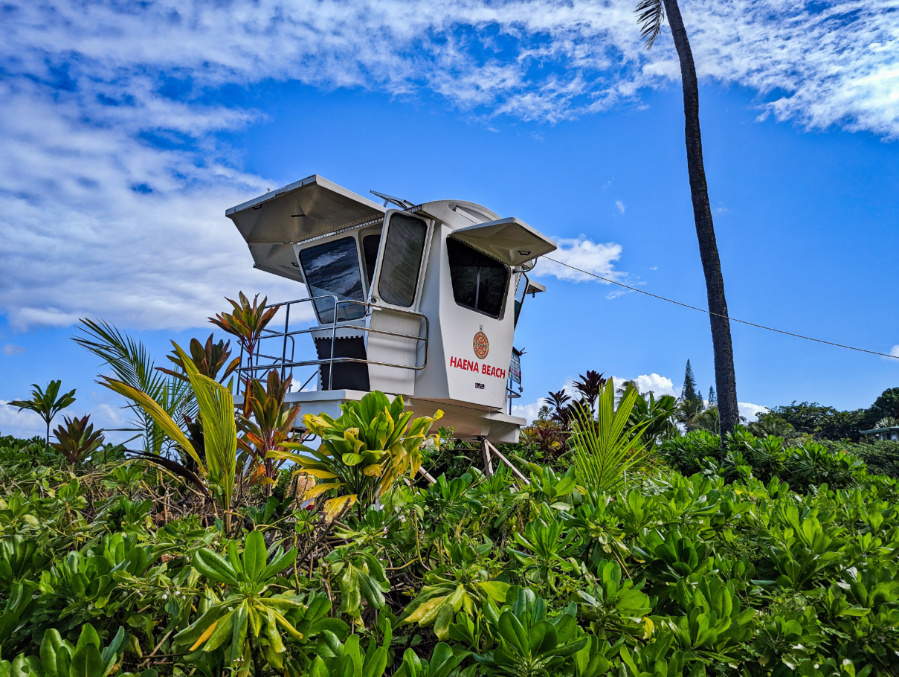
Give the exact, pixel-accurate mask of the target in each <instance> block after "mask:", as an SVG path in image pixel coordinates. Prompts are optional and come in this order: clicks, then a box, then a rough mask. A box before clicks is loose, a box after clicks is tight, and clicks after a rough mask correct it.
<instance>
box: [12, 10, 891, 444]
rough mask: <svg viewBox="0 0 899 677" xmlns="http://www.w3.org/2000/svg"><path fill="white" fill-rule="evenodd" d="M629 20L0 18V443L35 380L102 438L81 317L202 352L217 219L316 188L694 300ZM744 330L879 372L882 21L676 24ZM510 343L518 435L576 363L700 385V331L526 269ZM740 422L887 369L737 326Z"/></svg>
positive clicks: (697, 294)
mask: <svg viewBox="0 0 899 677" xmlns="http://www.w3.org/2000/svg"><path fill="white" fill-rule="evenodd" d="M632 5H633V3H629V2H618V1H617V0H614V1H610V2H606V3H595V2H589V3H588V2H555V1H554V0H519V1H518V2H506V3H503V2H496V3H489V4H487V3H475V2H454V3H420V2H418V3H409V2H400V1H399V0H368V1H366V2H354V3H338V2H328V1H324V0H322V1H320V2H315V3H294V4H290V3H282V2H276V1H265V2H252V3H251V2H242V1H240V0H237V1H235V2H230V3H226V4H225V5H221V4H218V3H216V4H213V3H203V2H187V3H183V2H181V3H154V2H148V3H141V4H139V5H137V4H119V3H106V2H95V3H90V4H89V5H87V6H85V5H83V4H81V3H76V2H71V3H70V2H43V3H41V2H38V3H24V2H21V3H18V2H11V3H7V4H5V5H4V6H3V8H2V9H0V12H2V14H3V22H4V25H5V26H6V27H7V35H6V36H5V40H4V43H3V44H2V45H0V138H2V139H3V147H4V152H3V153H2V154H0V193H2V199H3V203H4V209H3V210H2V212H0V261H2V264H0V347H2V350H0V376H2V378H0V431H2V432H4V433H16V434H28V433H30V432H37V431H39V430H40V423H39V421H37V420H36V419H35V417H34V416H33V415H31V414H28V413H23V414H21V415H17V414H16V413H15V410H13V409H11V408H10V407H8V406H6V405H4V404H3V402H6V401H8V400H11V399H14V398H17V397H23V396H26V395H27V394H28V390H29V386H30V384H31V383H33V382H37V383H41V384H45V383H46V382H47V381H49V380H50V379H51V378H62V379H63V385H64V387H68V388H72V387H77V388H78V403H77V404H76V405H75V406H74V407H73V409H72V411H73V412H74V413H79V414H81V413H89V412H92V413H93V418H94V419H96V421H97V422H98V423H99V424H100V425H103V426H106V427H120V426H121V425H123V419H122V414H121V412H120V410H119V409H118V405H119V404H120V403H119V402H118V401H117V400H116V398H115V397H114V396H113V395H112V394H110V393H106V392H105V391H103V389H102V388H100V387H99V386H96V385H95V384H94V383H93V379H94V376H95V374H96V371H97V367H98V365H97V363H96V360H94V359H93V358H92V357H90V356H89V355H87V354H86V353H85V352H84V351H82V350H81V349H80V348H78V347H77V346H76V345H74V344H73V343H72V342H71V340H70V337H71V336H72V335H73V333H74V324H75V323H76V322H77V319H78V318H79V317H93V318H103V319H106V320H108V321H110V322H113V323H115V324H117V325H118V326H119V327H120V328H122V329H124V330H127V331H129V332H132V333H133V334H135V335H136V336H138V337H139V338H141V340H143V341H145V342H146V343H147V344H148V345H149V346H150V347H151V349H152V350H153V351H154V353H155V354H156V355H157V361H158V362H159V363H161V362H162V361H163V360H164V354H165V353H166V352H167V350H168V339H169V338H174V339H175V340H177V341H179V342H182V343H183V342H186V341H187V340H189V338H190V337H192V336H198V337H205V336H206V335H208V333H209V331H210V330H211V327H210V325H208V324H207V323H206V322H205V318H207V317H208V316H209V315H211V314H213V313H215V312H217V311H219V310H222V309H224V307H225V306H224V297H225V296H233V295H234V294H236V293H237V291H238V290H241V289H242V290H244V291H245V292H248V293H252V292H261V293H263V294H268V295H269V296H270V297H271V298H272V299H283V298H288V297H290V298H293V297H295V296H297V290H296V289H295V288H293V287H292V285H291V284H290V283H288V282H287V281H284V280H281V279H278V278H274V277H272V276H270V275H266V274H263V273H260V272H258V271H254V270H252V269H251V260H250V257H249V254H248V253H247V252H246V250H245V246H244V245H243V242H242V241H241V239H240V237H239V235H238V234H237V232H236V229H234V227H233V226H232V224H231V222H230V221H229V220H227V219H225V218H224V210H225V209H226V208H227V207H230V206H232V205H234V204H237V203H239V202H242V201H244V200H246V199H248V198H251V197H254V196H256V195H258V194H259V193H261V192H264V191H265V190H266V188H275V187H278V186H281V185H284V184H286V183H289V182H291V181H294V180H297V179H300V178H302V177H305V176H308V175H310V174H313V173H318V174H320V175H322V176H325V177H327V178H329V179H331V180H332V181H335V182H337V183H339V184H341V185H344V186H346V187H347V188H350V189H352V190H354V191H356V192H358V193H360V194H367V193H368V191H369V190H370V189H374V190H378V191H382V192H386V193H390V194H393V195H399V196H402V197H405V198H407V199H409V200H412V201H414V202H423V201H426V200H431V199H442V198H460V199H466V200H471V201H474V202H481V203H483V204H485V205H487V206H488V207H490V208H491V209H493V210H494V211H496V212H498V213H500V214H502V215H514V216H518V217H519V218H522V219H523V220H525V221H526V222H528V223H530V224H531V225H533V226H535V227H536V228H538V229H539V230H541V231H543V232H545V233H547V234H549V235H551V236H553V237H554V238H556V239H557V240H558V241H559V242H560V244H561V245H562V248H561V251H560V253H559V256H560V257H562V258H563V259H564V260H566V261H569V262H571V263H572V264H575V265H578V266H579V267H583V268H586V269H589V270H591V271H593V272H596V273H598V274H601V275H605V276H608V277H613V278H615V279H618V280H620V281H622V282H626V283H627V284H630V285H633V286H637V287H639V288H641V289H645V290H646V291H649V292H652V293H656V294H660V295H663V296H668V297H671V298H675V299H678V300H681V301H683V302H685V303H690V304H694V305H700V306H702V305H704V299H705V289H704V283H703V277H702V270H701V267H700V263H699V256H698V249H697V245H696V237H695V232H694V230H693V221H692V212H691V207H690V196H689V189H688V184H687V176H686V161H685V157H684V146H683V113H682V108H681V99H680V96H681V94H680V89H679V81H678V79H677V78H678V71H677V63H676V58H675V55H674V53H673V49H672V47H671V44H670V36H669V35H668V34H667V32H666V33H664V34H663V36H662V38H661V39H660V40H659V42H658V43H657V45H656V46H655V47H654V48H653V49H652V50H651V51H649V52H647V51H646V50H644V49H643V48H642V46H641V45H640V43H639V39H638V38H639V32H638V29H637V26H636V24H635V22H634V19H633V7H632ZM682 5H683V8H682V9H683V13H684V16H685V20H686V22H687V27H688V30H689V31H690V36H691V40H692V42H693V49H694V55H695V57H696V62H697V67H698V69H699V72H700V76H701V117H702V125H703V142H704V150H705V161H706V169H707V173H708V179H709V188H710V197H711V201H712V205H713V208H714V212H715V226H716V232H717V236H718V243H719V247H720V252H721V259H722V266H723V270H724V276H725V285H726V291H727V297H728V303H729V308H730V312H731V314H732V315H733V316H734V317H738V318H741V319H746V320H749V321H753V322H758V323H761V324H767V325H771V326H774V327H778V328H782V329H785V330H788V331H794V332H798V333H803V334H809V335H812V336H816V337H820V338H824V339H828V340H832V341H837V342H840V343H847V344H851V345H857V346H860V347H865V348H868V349H871V350H875V351H880V352H885V353H889V352H891V351H893V352H895V353H896V354H899V317H897V314H896V312H895V294H896V289H897V283H899V272H897V270H899V268H897V266H896V252H897V251H899V228H897V223H899V201H897V200H896V195H897V194H899V154H897V145H896V142H897V137H899V93H897V92H899V57H897V54H899V49H897V42H899V21H897V9H899V4H897V3H896V2H895V1H892V2H830V3H822V2H815V3H804V2H791V3H786V2H780V1H779V0H767V1H764V2H749V1H742V2H738V1H734V2H730V3H720V2H712V1H711V0H699V1H695V2H693V1H691V0H684V1H683V2H682ZM536 272H537V273H539V274H540V280H541V281H542V282H544V283H545V284H546V285H547V287H548V293H547V294H545V295H543V296H542V297H537V298H536V299H534V300H533V301H531V300H529V301H528V305H527V306H526V310H525V315H524V318H523V320H522V323H521V324H520V325H519V330H518V334H517V339H516V344H517V345H519V346H523V347H525V348H526V349H527V355H526V356H525V358H524V362H523V368H524V379H525V387H526V390H525V393H524V397H523V399H522V400H521V402H522V403H523V404H524V405H526V407H525V408H523V409H522V410H521V411H523V412H525V413H533V411H534V410H535V409H536V403H537V402H538V400H539V399H540V397H542V396H543V395H544V394H545V393H546V391H547V390H549V389H553V390H556V389H558V388H560V387H562V386H563V385H564V384H565V383H567V382H568V381H570V380H571V379H572V378H573V377H575V376H576V375H577V374H578V373H582V372H583V371H585V370H586V369H596V370H598V371H602V372H605V373H606V374H607V375H614V376H616V377H619V378H637V377H639V378H640V380H641V383H642V384H643V385H644V387H652V388H654V389H655V390H656V391H657V392H674V393H679V391H680V385H681V381H682V378H683V371H684V363H685V362H686V360H687V359H688V358H689V359H690V360H691V361H692V364H693V366H694V370H695V372H696V376H697V379H698V381H699V385H700V387H701V388H702V390H703V392H706V391H707V390H708V387H709V385H711V384H712V382H713V380H714V379H713V370H712V355H711V340H710V335H709V326H708V320H707V318H706V317H705V316H703V315H701V314H699V313H696V312H694V311H689V310H685V309H682V308H678V307H675V306H672V305H669V304H665V303H662V302H659V301H656V300H653V299H650V298H647V297H644V296H642V295H639V294H634V293H625V294H620V293H619V290H618V288H615V287H612V286H609V285H604V284H599V283H596V282H595V281H585V280H578V279H577V278H572V277H571V275H570V273H569V272H568V271H566V270H565V269H562V268H558V267H554V266H552V265H549V264H546V263H543V264H540V266H539V267H538V269H537V271H536ZM733 336H734V353H735V360H736V370H737V387H738V396H739V400H740V401H741V402H743V403H746V404H745V406H744V412H745V413H750V412H752V411H754V410H755V409H756V408H757V407H759V406H775V405H778V404H785V403H789V402H790V401H792V400H814V401H819V402H822V403H825V404H831V405H834V406H838V407H842V408H855V407H864V406H868V405H869V404H870V403H871V402H873V400H874V399H875V398H876V396H877V395H878V394H879V393H880V392H881V391H882V390H883V389H885V388H887V387H892V386H896V385H899V360H889V359H886V358H879V357H874V356H870V355H864V354H860V353H853V352H849V351H845V350H840V349H836V348H832V347H827V346H822V345H818V344H812V343H809V342H805V341H799V340H797V339H792V338H788V337H784V336H780V335H776V334H770V333H768V332H764V331H760V330H758V329H754V328H750V327H744V326H739V325H735V326H734V327H733Z"/></svg>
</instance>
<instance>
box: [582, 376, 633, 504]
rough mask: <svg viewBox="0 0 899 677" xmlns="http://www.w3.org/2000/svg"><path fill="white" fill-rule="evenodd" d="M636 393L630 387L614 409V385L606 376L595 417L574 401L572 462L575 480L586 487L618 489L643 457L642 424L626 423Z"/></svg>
mask: <svg viewBox="0 0 899 677" xmlns="http://www.w3.org/2000/svg"><path fill="white" fill-rule="evenodd" d="M636 397H637V392H636V391H635V390H629V391H628V392H627V393H626V394H625V396H624V397H623V398H622V399H621V402H620V403H619V405H618V408H617V409H616V408H615V385H614V383H613V382H612V379H609V381H608V382H607V383H606V385H605V386H604V387H603V390H602V394H601V395H600V398H599V406H598V408H597V409H598V411H597V418H596V420H594V419H593V415H592V412H591V411H590V410H589V408H587V407H586V406H584V405H575V407H574V413H575V416H574V425H573V427H572V435H571V440H572V443H573V445H574V452H575V453H574V465H575V468H576V472H577V476H578V481H579V482H580V483H581V484H583V485H584V487H585V488H587V489H588V490H589V489H595V490H597V491H603V492H613V491H617V490H618V489H619V488H620V487H621V485H622V484H623V483H624V479H625V476H626V473H627V472H628V471H629V470H631V469H632V468H634V467H636V466H638V465H639V464H641V463H642V462H643V461H644V460H645V458H646V455H647V452H646V449H645V447H644V446H643V443H642V440H641V435H642V433H643V430H644V428H645V424H643V425H637V426H631V427H630V428H628V427H627V426H628V422H629V419H630V415H631V411H632V409H633V407H634V401H635V399H636Z"/></svg>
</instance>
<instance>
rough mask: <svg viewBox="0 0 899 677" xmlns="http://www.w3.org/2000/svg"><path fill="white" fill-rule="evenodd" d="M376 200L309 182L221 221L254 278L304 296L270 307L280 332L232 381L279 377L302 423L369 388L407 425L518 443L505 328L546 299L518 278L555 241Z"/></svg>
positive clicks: (454, 206) (514, 354) (461, 205)
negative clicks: (428, 421)
mask: <svg viewBox="0 0 899 677" xmlns="http://www.w3.org/2000/svg"><path fill="white" fill-rule="evenodd" d="M375 195H377V196H378V197H380V198H382V199H383V200H384V204H383V206H382V205H379V204H378V203H376V202H373V201H372V200H369V199H367V198H365V197H362V196H361V195H357V194H355V193H353V192H351V191H349V190H346V189H345V188H342V187H340V186H338V185H336V184H334V183H331V182H330V181H327V180H326V179H323V178H321V177H320V176H310V177H309V178H306V179H303V180H302V181H297V182H296V183H292V184H290V185H288V186H285V187H284V188H280V189H278V190H275V191H270V192H268V193H266V194H265V195H261V196H259V197H257V198H255V199H253V200H250V201H249V202H245V203H243V204H240V205H238V206H236V207H232V208H231V209H229V210H227V211H226V212H225V213H226V215H227V216H228V217H229V218H230V219H231V220H232V221H233V222H234V223H235V225H236V226H237V228H238V230H239V231H240V234H241V235H242V236H243V238H244V240H246V242H247V245H248V246H249V248H250V253H251V254H252V256H253V261H254V262H255V267H256V268H258V269H260V270H265V271H268V272H270V273H274V274H275V275H280V276H282V277H286V278H288V279H291V280H296V281H297V282H298V283H301V284H304V285H306V290H307V291H308V297H307V298H301V299H298V300H294V301H288V302H283V303H279V304H277V305H278V306H279V307H280V310H279V316H278V327H279V329H277V330H274V329H271V330H267V331H266V334H265V336H264V338H263V340H262V341H261V343H260V347H259V350H258V351H257V354H256V355H255V356H254V359H253V361H252V364H245V363H244V362H246V360H242V364H241V370H242V371H243V372H244V373H246V372H247V371H250V372H260V373H261V374H264V373H265V372H267V371H268V370H270V369H273V368H276V369H279V370H281V372H282V376H283V375H286V374H288V373H292V374H293V375H294V383H295V384H298V385H299V389H298V390H296V391H293V392H291V393H289V394H288V399H289V400H290V401H292V402H296V403H299V404H301V405H302V408H303V412H304V413H310V412H314V413H319V412H326V413H328V414H330V415H331V416H335V417H336V416H338V415H339V414H340V405H341V404H342V403H344V402H346V401H348V400H359V399H361V398H362V396H363V395H365V394H366V393H367V392H370V391H372V390H381V391H383V392H385V393H388V394H391V395H402V396H403V398H404V399H405V401H406V405H407V407H409V408H410V409H411V410H412V411H414V412H415V414H416V415H418V416H424V415H431V414H433V413H434V412H435V411H436V410H437V409H442V410H443V411H444V413H445V415H444V418H443V419H442V420H441V423H440V424H441V425H445V426H453V427H454V429H455V434H456V436H458V437H460V438H468V439H482V440H489V441H491V442H517V441H518V431H519V428H520V427H521V426H522V425H524V424H525V421H524V419H521V418H517V417H515V416H512V415H511V399H512V398H513V397H517V396H520V394H519V392H516V391H515V388H514V386H515V385H516V384H517V385H518V386H519V391H520V384H521V372H520V355H521V353H520V352H519V351H516V350H515V349H514V347H513V338H514V334H515V326H516V324H517V323H518V319H519V317H520V315H521V310H522V306H523V303H524V299H525V297H526V296H527V295H528V294H530V295H532V296H533V295H535V294H536V293H537V292H542V291H545V288H544V287H543V285H541V284H538V283H536V282H534V281H531V280H529V279H528V276H527V272H528V271H529V270H531V269H532V268H533V266H534V264H535V263H536V260H537V258H538V257H540V256H542V255H544V254H548V253H549V252H551V251H553V250H555V249H556V245H555V243H554V242H553V241H552V240H550V239H549V238H547V237H545V236H544V235H542V234H540V233H538V232H537V231H536V230H534V229H533V228H531V227H530V226H528V225H527V224H525V223H523V222H522V221H520V220H518V219H517V218H514V217H510V218H500V217H499V216H498V215H497V214H494V213H493V212H492V211H490V210H489V209H487V208H485V207H482V206H481V205H477V204H473V203H471V202H462V201H458V200H439V201H436V202H426V203H423V204H418V205H414V204H412V203H409V202H406V201H404V200H399V199H397V198H392V197H390V196H386V195H380V194H378V193H375ZM388 205H391V207H390V208H388ZM298 295H299V294H298ZM272 305H275V304H272ZM301 306H306V308H305V309H304V308H301ZM309 309H311V313H310V312H309ZM303 310H305V311H306V312H298V311H303ZM310 315H314V319H313V321H312V326H303V325H302V324H300V325H299V326H300V328H295V327H296V326H297V324H298V322H297V320H298V318H303V319H305V320H308V319H309V316H310ZM282 320H283V329H281V328H280V327H281V321H282ZM272 324H274V322H273V323H272ZM272 324H270V325H269V326H270V327H271V326H272ZM306 324H307V325H308V322H306ZM303 334H310V335H311V339H312V340H311V342H309V341H304V340H302V339H301V335H303ZM304 344H305V345H304ZM304 352H305V353H307V354H308V356H306V357H304ZM304 369H306V370H309V372H311V373H309V374H308V378H307V374H304V373H303V370H304ZM304 378H305V379H306V380H305V383H304V382H303V379H304Z"/></svg>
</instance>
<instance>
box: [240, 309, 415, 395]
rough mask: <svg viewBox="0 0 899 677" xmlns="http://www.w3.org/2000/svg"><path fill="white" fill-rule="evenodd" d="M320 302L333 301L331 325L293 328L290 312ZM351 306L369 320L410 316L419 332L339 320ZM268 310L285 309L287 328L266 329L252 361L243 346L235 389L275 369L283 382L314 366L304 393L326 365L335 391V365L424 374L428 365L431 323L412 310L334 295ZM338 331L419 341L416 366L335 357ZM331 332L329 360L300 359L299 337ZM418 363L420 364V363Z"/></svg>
mask: <svg viewBox="0 0 899 677" xmlns="http://www.w3.org/2000/svg"><path fill="white" fill-rule="evenodd" d="M320 300H331V301H332V302H333V304H334V312H333V314H332V319H331V322H330V323H322V324H318V325H315V326H313V327H307V328H305V329H291V328H290V312H291V309H292V308H295V307H297V306H299V305H300V304H303V303H314V302H315V301H320ZM350 305H355V306H362V308H363V309H364V312H363V315H362V317H368V316H369V315H371V314H372V313H376V312H385V311H387V312H390V313H392V314H398V315H407V316H409V317H412V318H416V319H418V321H419V325H418V326H419V330H418V333H417V334H405V333H402V332H395V331H388V330H386V329H375V328H373V327H367V326H365V325H364V324H356V323H355V320H338V316H339V313H338V308H340V307H341V306H350ZM266 307H277V308H279V309H281V308H283V309H284V328H283V330H278V329H270V328H268V327H267V328H265V329H263V331H262V335H261V338H260V340H259V343H258V345H257V350H256V352H255V353H254V354H253V355H252V358H251V359H247V358H248V357H249V356H247V355H246V354H245V350H244V349H243V346H241V351H240V366H239V367H238V368H237V376H238V378H237V384H236V386H235V387H236V388H239V387H240V385H239V384H240V382H241V381H245V380H246V378H247V376H251V377H255V378H258V376H257V374H259V372H262V373H263V374H264V373H267V372H269V371H271V370H272V369H277V370H278V371H280V372H281V379H282V380H284V379H285V378H286V376H287V374H288V370H290V373H291V374H292V373H293V369H294V368H300V367H310V366H314V367H315V370H314V371H313V373H312V375H311V376H310V377H309V378H308V379H307V380H306V381H305V383H303V385H302V386H301V387H300V390H303V389H305V388H306V386H307V385H309V383H310V382H311V381H312V379H314V378H315V377H316V376H317V375H319V374H320V373H321V368H322V367H323V366H325V365H327V366H328V387H327V388H326V389H327V390H332V386H333V382H334V365H335V364H341V363H359V364H370V365H377V366H382V367H393V368H396V369H411V370H413V371H421V370H423V369H424V368H425V367H426V366H427V364H428V338H429V335H430V323H429V322H428V318H427V317H426V316H425V315H423V314H421V313H416V312H413V311H411V310H399V309H396V308H384V307H383V306H379V305H377V304H374V303H370V302H367V301H356V300H352V299H340V298H338V297H337V296H336V295H335V294H323V295H321V296H311V297H309V298H305V299H295V300H293V301H284V302H281V303H270V304H268V305H267V306H266ZM360 319H361V318H360ZM338 330H340V331H341V332H342V333H343V332H346V331H358V332H364V333H367V334H369V335H370V334H378V335H381V336H392V337H394V338H397V339H404V340H411V341H416V349H415V356H416V359H415V364H399V363H392V362H380V361H377V360H369V359H367V358H359V357H341V356H338V355H335V354H334V348H335V346H336V344H337V337H338V333H337V332H338ZM329 332H330V338H331V346H330V348H331V354H330V356H329V357H326V358H324V359H314V360H298V359H297V346H296V339H295V337H296V336H300V335H302V334H319V335H321V334H324V335H327V334H328V333H329ZM422 343H423V344H424V350H423V351H419V350H418V345H419V344H422ZM278 352H280V355H278V354H277V353H278ZM419 352H421V353H422V358H421V360H419V357H418V356H419ZM271 353H275V354H271ZM419 362H421V363H420V364H419ZM323 385H324V384H323ZM323 389H324V388H323Z"/></svg>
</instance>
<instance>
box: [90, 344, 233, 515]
mask: <svg viewBox="0 0 899 677" xmlns="http://www.w3.org/2000/svg"><path fill="white" fill-rule="evenodd" d="M172 345H173V346H174V347H175V352H177V353H178V356H179V357H180V358H181V361H182V364H183V365H184V369H185V371H186V373H187V376H188V379H189V383H188V385H189V387H190V388H191V390H192V392H193V396H194V397H195V398H196V402H197V407H198V408H199V412H200V423H201V424H202V426H203V446H204V449H203V452H204V453H203V454H202V455H201V454H200V453H199V452H198V450H197V449H196V447H195V446H194V443H193V442H192V441H191V440H190V439H189V438H188V436H187V435H186V434H185V432H184V431H183V430H182V429H181V428H180V427H179V426H178V424H177V423H175V421H174V420H173V419H172V417H171V416H170V415H169V414H168V412H167V411H166V410H165V409H164V408H163V407H162V406H160V404H159V403H158V402H156V400H154V399H153V398H152V397H151V396H150V395H149V394H148V393H145V392H143V391H141V390H139V389H137V388H135V387H134V386H132V385H130V384H128V383H124V382H123V381H119V380H116V379H112V378H109V377H105V376H104V377H101V378H102V379H103V381H102V383H103V385H105V386H106V387H107V388H109V389H110V390H114V391H115V392H117V393H119V394H120V395H123V396H125V397H127V398H128V399H130V400H133V401H134V402H135V404H136V406H138V407H140V408H141V410H142V411H144V412H145V413H146V415H147V416H148V417H150V418H152V420H153V421H154V422H155V423H156V424H157V425H158V426H159V427H160V429H161V430H162V431H163V432H164V433H165V434H166V435H167V436H168V437H169V438H171V440H172V441H173V442H174V443H175V444H177V445H178V446H179V447H180V448H181V449H183V450H184V452H185V453H186V454H187V455H188V456H190V458H191V459H193V461H194V463H196V464H197V468H198V471H199V480H200V482H201V485H202V488H203V489H204V491H205V492H206V493H207V494H210V495H214V496H215V497H216V498H217V500H218V502H219V504H220V506H221V508H222V511H223V513H224V521H225V532H226V533H229V532H230V531H231V503H232V500H233V497H234V485H235V477H236V472H237V470H236V466H237V426H236V423H235V420H234V398H233V397H232V396H231V387H230V384H229V385H227V386H224V385H222V384H221V383H218V382H216V381H213V380H212V379H211V378H209V377H208V376H203V375H202V374H200V373H199V370H198V369H197V367H196V366H195V365H194V363H193V361H191V359H190V357H189V356H188V355H187V353H185V352H184V350H182V349H181V347H180V346H179V345H178V344H177V343H174V342H173V343H172ZM143 458H145V459H146V460H149V461H150V462H152V463H157V464H158V465H161V466H162V467H164V468H167V469H169V470H173V471H175V472H178V474H180V475H181V476H182V477H186V478H189V476H190V475H193V473H192V472H190V471H188V470H187V469H186V468H182V469H181V471H179V470H177V469H176V468H175V467H174V466H177V465H178V464H177V463H175V462H174V461H170V460H168V459H163V458H159V457H155V456H153V455H152V454H146V455H144V456H143ZM184 471H186V472H184Z"/></svg>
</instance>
